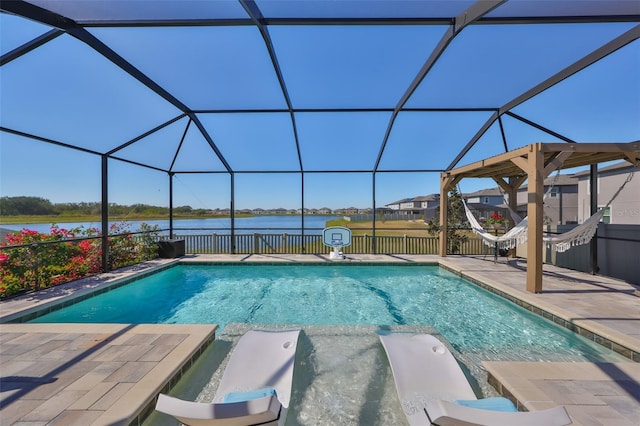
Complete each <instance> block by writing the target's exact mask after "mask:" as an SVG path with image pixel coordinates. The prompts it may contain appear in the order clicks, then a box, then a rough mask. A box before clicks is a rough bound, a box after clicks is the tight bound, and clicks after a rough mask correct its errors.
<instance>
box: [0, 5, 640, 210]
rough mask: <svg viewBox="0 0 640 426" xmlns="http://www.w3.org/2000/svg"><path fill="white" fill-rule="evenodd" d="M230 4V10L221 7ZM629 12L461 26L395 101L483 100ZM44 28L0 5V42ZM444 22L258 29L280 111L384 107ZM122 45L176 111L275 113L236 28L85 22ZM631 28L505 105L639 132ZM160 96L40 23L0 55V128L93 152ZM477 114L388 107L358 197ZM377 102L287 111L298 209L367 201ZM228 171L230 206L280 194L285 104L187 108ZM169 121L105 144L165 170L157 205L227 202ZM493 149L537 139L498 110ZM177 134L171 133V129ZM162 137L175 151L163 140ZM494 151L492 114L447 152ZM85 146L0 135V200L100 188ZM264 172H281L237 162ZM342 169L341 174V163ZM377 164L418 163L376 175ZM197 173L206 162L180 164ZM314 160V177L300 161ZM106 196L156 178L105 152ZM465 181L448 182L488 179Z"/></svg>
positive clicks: (144, 187)
mask: <svg viewBox="0 0 640 426" xmlns="http://www.w3.org/2000/svg"><path fill="white" fill-rule="evenodd" d="M234 13H236V12H234ZM633 27H634V24H630V23H616V24H598V25H595V24H589V25H576V24H555V25H535V26H533V25H531V26H525V25H500V26H492V25H483V26H477V27H469V28H467V29H465V30H464V31H463V32H462V33H461V34H460V36H458V37H457V38H456V39H454V41H453V42H452V44H451V45H450V46H449V49H448V50H447V51H446V52H445V53H444V54H443V55H442V57H441V58H440V59H439V61H438V62H437V64H436V66H435V67H434V68H433V70H432V72H431V73H430V74H429V75H428V76H427V78H426V79H425V80H424V81H423V82H422V84H421V85H420V86H419V87H418V89H417V90H416V92H415V93H414V95H413V96H412V97H411V98H410V99H409V101H408V102H407V104H406V106H407V107H408V108H494V107H499V106H501V105H503V104H505V103H507V102H509V101H510V100H511V99H513V98H515V97H516V96H518V95H519V94H520V93H522V92H525V91H526V90H528V89H529V88H531V87H533V86H535V85H536V84H537V83H539V82H540V81H542V80H544V79H546V78H548V77H549V76H551V75H553V74H554V73H556V72H558V71H560V70H561V69H563V68H564V67H566V66H568V65H570V64H571V63H573V62H575V61H576V60H578V59H580V58H582V57H583V56H585V55H586V54H587V53H589V52H590V51H592V50H594V49H596V48H598V47H600V46H602V45H604V44H605V43H607V42H608V41H610V40H612V39H614V38H615V37H617V36H619V35H620V34H622V33H624V32H625V31H628V30H629V29H631V28H633ZM49 29H50V28H47V27H46V26H43V25H41V24H38V23H34V22H29V21H26V20H24V19H22V18H19V17H14V16H9V15H5V14H2V15H1V16H0V30H1V34H0V35H1V37H0V39H1V49H2V54H5V53H7V52H8V51H10V50H12V49H14V48H16V47H18V46H20V45H21V44H23V43H25V42H27V41H29V40H30V39H32V38H34V37H36V36H38V35H40V34H42V33H44V32H46V31H48V30H49ZM445 29H446V28H445V27H444V26H418V25H416V26H411V25H410V26H400V27H385V26H328V25H327V26H324V25H323V26H315V27H303V26H285V25H282V26H273V27H269V32H270V36H271V39H272V41H273V44H274V49H275V55H276V57H277V59H278V62H279V64H280V67H281V70H282V74H283V77H284V80H285V84H286V85H287V89H288V92H289V94H290V98H291V102H292V104H293V107H294V108H299V109H314V108H316V109H323V108H362V109H364V108H384V109H389V108H394V107H395V106H396V104H397V102H398V101H399V99H400V98H401V96H402V94H403V93H404V91H405V90H406V88H407V87H408V85H409V84H410V83H411V81H412V80H413V78H414V77H415V75H416V74H417V73H418V71H419V69H420V68H421V66H422V65H423V64H424V62H425V60H426V59H427V58H428V56H429V53H430V52H431V50H432V49H433V48H434V46H435V45H436V44H437V42H438V41H439V40H440V38H441V37H442V34H443V33H444V31H445ZM90 31H91V33H92V34H93V35H95V36H96V37H98V38H99V39H100V40H102V41H103V42H104V43H106V44H107V45H108V46H109V47H111V48H112V49H113V50H114V51H116V52H117V53H118V54H119V55H121V56H122V57H123V58H125V59H126V60H128V61H129V62H131V63H132V64H133V65H134V66H136V67H137V68H138V69H140V70H141V71H142V72H143V73H145V74H146V75H147V76H148V77H150V78H151V79H152V80H154V81H156V82H157V83H159V84H161V85H163V86H164V87H165V88H166V89H167V91H169V92H170V93H171V94H172V95H173V96H175V97H176V98H177V99H179V100H180V101H181V102H183V103H184V104H186V105H188V106H189V108H191V109H193V110H212V109H224V110H234V109H247V108H249V109H261V110H266V109H271V110H274V109H275V110H282V109H286V103H285V100H284V96H283V94H282V91H281V90H280V86H279V85H278V82H277V78H276V74H275V73H274V71H273V68H272V66H271V62H270V59H269V56H268V53H267V51H266V50H265V48H264V41H263V40H262V38H261V37H260V34H259V32H258V31H257V29H256V28H254V27H252V26H243V27H215V28H210V27H193V28H181V27H174V28H163V29H159V28H127V29H114V28H93V29H91V30H90ZM639 75H640V42H638V41H637V40H636V41H635V42H633V43H631V44H629V45H627V46H626V47H624V48H623V49H620V50H619V51H616V52H614V53H613V54H611V55H609V56H607V57H606V58H604V59H602V60H601V61H599V62H597V63H595V64H593V65H592V66H590V67H588V68H586V69H585V70H582V71H581V72H579V73H578V74H576V75H574V76H572V77H570V78H569V79H566V80H564V81H562V82H560V83H559V84H557V85H556V86H554V87H552V88H550V89H549V90H547V91H545V92H543V93H541V94H539V95H538V96H536V97H534V98H532V99H530V100H528V101H527V102H525V103H523V104H521V105H519V106H518V107H516V108H515V109H514V110H513V112H515V113H516V114H518V115H520V116H522V117H525V118H527V119H529V120H531V121H534V122H536V123H539V124H540V125H542V126H544V127H546V128H548V129H550V130H553V131H556V132H558V133H560V134H562V135H564V136H566V137H569V138H571V139H573V140H576V141H578V142H629V141H633V140H638V139H640V118H639V117H640V79H639V78H638V76H639ZM180 114H181V111H179V110H178V109H176V108H175V107H174V106H172V105H171V104H169V103H168V102H166V101H165V100H163V99H162V98H161V97H159V96H158V95H157V94H155V93H153V92H152V91H151V90H149V89H148V88H146V87H144V86H142V85H141V84H139V83H138V82H137V81H136V80H135V79H133V78H132V77H130V76H129V75H128V74H126V73H125V72H123V71H122V70H120V69H119V68H117V67H115V66H114V65H112V64H111V63H109V62H108V61H107V60H105V59H104V58H103V57H101V56H100V55H99V54H97V53H96V52H94V51H93V50H92V49H91V48H89V47H88V46H86V45H84V44H83V43H81V42H79V41H78V40H76V39H73V38H71V37H69V36H67V35H63V36H60V37H57V38H56V39H54V40H52V41H50V42H48V43H47V44H45V45H44V46H41V47H40V48H38V49H36V50H35V51H33V52H30V53H29V54H26V55H24V56H21V57H20V58H18V59H16V60H14V61H11V62H9V63H8V64H6V65H4V66H2V68H1V69H0V121H1V124H2V126H4V127H7V128H10V129H14V130H17V131H21V132H26V133H29V134H33V135H36V136H40V137H44V138H48V139H52V140H55V141H59V142H62V143H67V144H73V145H77V146H80V147H83V148H86V149H89V150H94V151H97V152H106V151H109V150H111V149H114V148H116V147H118V146H120V145H122V144H125V143H126V142H128V141H130V140H132V139H133V138H135V137H137V136H138V135H140V134H143V133H145V132H147V131H149V130H150V129H153V128H155V127H156V126H160V125H162V124H163V123H166V122H167V121H169V120H172V119H174V118H176V117H179V116H180ZM489 115H490V113H489V112H486V111H479V112H456V113H453V112H446V113H444V112H429V113H426V112H415V111H403V112H400V114H399V115H398V117H397V119H396V121H395V123H394V126H393V129H392V132H391V134H390V136H389V139H388V142H387V145H386V148H385V150H384V153H383V156H382V157H381V161H380V166H379V170H381V171H380V172H378V173H376V175H375V187H376V192H375V199H376V205H377V206H381V205H384V204H387V203H390V202H392V201H395V200H398V199H401V198H405V197H413V196H417V195H426V194H430V193H437V192H438V191H439V173H437V172H435V171H436V170H440V169H443V168H445V167H447V166H448V165H449V164H450V163H451V161H452V160H453V159H454V158H455V156H456V155H457V154H458V152H459V151H460V150H461V149H462V148H463V147H464V146H465V145H466V144H467V142H468V141H469V140H470V139H471V137H472V136H473V135H474V134H475V132H476V130H477V129H478V128H479V127H480V126H481V125H482V124H483V123H484V122H485V121H486V120H487V119H488V117H489ZM390 117H391V113H390V112H388V111H381V112H348V113H346V112H299V113H296V114H295V120H296V131H297V135H298V139H299V143H300V153H301V157H302V164H303V167H304V170H305V171H307V173H305V175H304V184H305V188H304V205H305V207H308V208H312V207H315V208H320V207H329V208H340V207H350V206H355V207H361V208H364V207H370V206H371V205H372V199H373V197H374V194H373V190H372V180H373V177H372V173H371V170H372V169H373V167H374V165H375V162H376V159H377V157H378V153H379V151H380V147H381V144H382V141H383V138H384V134H385V131H386V129H387V126H388V124H389V120H390ZM198 118H199V119H200V120H201V122H202V124H203V125H204V126H205V128H206V129H207V131H208V132H209V134H210V135H211V138H212V139H213V141H214V143H215V144H216V146H217V147H218V148H219V150H220V152H221V153H222V155H223V156H224V158H225V159H226V161H227V162H228V164H230V166H231V167H232V168H233V169H234V170H235V171H237V173H235V178H234V188H235V207H236V208H238V209H243V208H254V207H263V208H275V207H284V208H298V207H300V205H301V202H302V182H301V177H300V174H299V173H292V172H296V171H298V170H299V167H300V166H299V160H298V154H297V151H296V148H295V139H294V130H293V127H292V125H291V120H290V116H289V114H288V113H287V112H254V113H250V114H246V113H243V114H239V113H217V114H211V113H205V112H202V113H198ZM187 123H188V120H187V119H186V118H182V119H178V120H176V121H175V122H173V123H172V124H170V125H168V126H166V127H164V128H163V129H162V130H160V131H158V132H156V133H153V134H151V135H150V136H148V137H147V138H145V139H142V140H140V141H139V142H137V143H135V144H133V145H130V146H128V147H126V148H124V149H122V150H120V151H118V152H117V153H116V154H115V155H116V156H119V157H121V158H126V159H129V160H131V161H135V162H144V163H145V164H149V165H150V166H153V167H158V168H162V169H168V168H169V167H170V165H171V163H172V162H174V164H173V167H174V169H173V170H175V171H179V172H185V173H177V174H176V175H175V177H174V181H173V183H174V205H175V206H179V205H191V206H192V207H194V208H227V207H229V202H230V197H231V190H230V184H231V182H230V181H231V179H230V176H229V175H228V174H227V173H220V172H222V171H224V170H225V168H224V165H223V164H222V162H221V161H220V159H219V158H218V157H217V156H216V155H215V153H214V152H213V151H212V150H211V149H210V147H209V145H208V144H207V142H206V140H205V139H204V138H203V137H202V135H201V134H200V133H199V132H198V131H197V129H196V127H195V126H194V125H193V124H192V125H190V126H188V127H187ZM503 124H504V131H505V135H506V137H507V143H508V147H509V149H514V148H518V147H521V146H524V145H527V144H529V143H533V142H556V141H557V139H556V138H554V137H553V136H551V135H549V134H547V133H545V132H542V131H540V130H538V129H535V128H533V127H531V126H528V125H526V124H523V123H522V122H520V121H518V120H516V119H513V118H511V117H504V118H503ZM183 135H185V137H184V142H183V143H182V145H180V140H181V138H182V137H183ZM178 147H180V150H179V154H178V155H177V157H176V158H175V161H174V156H175V153H176V152H177V151H178ZM503 151H504V146H503V142H502V138H501V134H500V129H499V128H498V127H497V125H494V126H492V127H491V128H490V129H489V130H488V131H487V132H486V133H485V135H484V136H483V137H482V138H481V139H480V140H479V141H478V143H477V144H476V146H475V147H474V148H472V149H471V150H470V152H469V153H468V154H467V156H465V158H463V160H462V161H461V163H460V164H459V165H463V164H466V163H469V162H472V161H477V160H479V159H482V158H485V157H488V156H492V155H496V154H499V153H501V152H503ZM100 165H101V160H100V157H99V156H96V155H92V154H88V153H85V152H81V151H75V150H69V149H64V148H61V147H58V146H55V145H51V144H46V143H42V142H38V141H33V140H31V139H28V138H23V137H20V136H15V135H13V134H10V133H5V132H1V133H0V196H19V195H29V196H39V197H43V198H47V199H49V200H51V201H52V202H54V203H60V202H80V201H99V200H100V177H101V171H100ZM261 170H266V171H269V172H282V173H266V174H265V173H261V174H259V173H253V172H255V171H261ZM345 170H346V171H348V172H344V171H345ZM384 170H434V171H433V172H403V173H388V172H383V171H384ZM200 171H208V172H215V173H209V174H202V173H187V172H200ZM318 171H332V173H317V172H318ZM109 173H110V180H109V201H110V202H114V203H119V204H134V203H144V204H154V205H168V203H169V201H168V199H169V198H168V197H169V195H168V194H169V189H168V181H169V178H168V175H167V174H166V173H164V172H160V171H157V170H152V169H147V168H141V167H137V166H134V165H132V164H128V163H124V162H121V161H116V160H110V161H109ZM493 186H495V184H494V183H493V182H492V181H491V180H465V181H463V182H462V183H461V189H462V190H463V191H465V192H470V191H474V190H476V189H481V188H487V187H493Z"/></svg>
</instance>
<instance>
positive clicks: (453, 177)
mask: <svg viewBox="0 0 640 426" xmlns="http://www.w3.org/2000/svg"><path fill="white" fill-rule="evenodd" d="M613 160H627V161H629V162H630V163H631V164H634V165H636V164H640V142H631V143H625V144H618V143H572V144H557V143H537V144H531V145H529V146H526V147H523V148H520V149H516V150H513V151H509V152H506V153H504V154H501V155H498V156H495V157H491V158H487V159H485V160H482V161H478V162H476V163H472V164H469V165H467V166H462V167H458V168H455V169H453V170H449V171H446V172H443V173H442V175H441V183H440V185H441V186H440V223H447V208H446V206H447V194H448V192H449V190H450V189H451V187H453V186H455V185H457V184H458V182H460V180H462V179H463V178H473V177H475V178H479V177H490V178H492V179H494V180H495V181H496V183H497V184H498V185H499V186H500V187H501V188H502V190H504V192H505V193H506V194H508V196H509V204H510V208H511V209H513V210H514V211H515V210H517V196H516V193H517V191H518V188H519V187H520V186H521V185H522V184H523V183H524V182H525V181H527V182H528V185H527V218H528V221H527V226H528V230H527V234H528V238H527V287H526V288H527V291H529V292H532V293H541V292H542V260H543V259H542V249H543V241H542V234H543V217H544V212H543V206H544V204H543V195H544V180H545V178H546V177H547V176H549V175H550V174H551V173H552V172H554V171H556V170H560V169H563V168H573V167H579V166H584V165H590V164H597V163H599V162H607V161H613ZM596 181H597V179H591V183H592V185H595V182H596ZM597 192H598V191H597V189H596V188H595V186H594V187H592V190H591V194H597ZM594 204H595V206H594ZM595 207H597V203H593V202H592V213H594V208H595ZM446 242H447V228H446V226H443V227H441V231H440V247H439V254H440V256H446V254H447V253H446V251H447V246H446Z"/></svg>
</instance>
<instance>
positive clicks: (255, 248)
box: [253, 232, 260, 254]
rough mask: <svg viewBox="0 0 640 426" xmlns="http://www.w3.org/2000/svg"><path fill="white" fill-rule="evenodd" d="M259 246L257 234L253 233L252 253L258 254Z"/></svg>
mask: <svg viewBox="0 0 640 426" xmlns="http://www.w3.org/2000/svg"><path fill="white" fill-rule="evenodd" d="M259 245H260V241H259V237H258V233H257V232H254V233H253V252H254V253H256V254H257V253H259V252H258V246H259Z"/></svg>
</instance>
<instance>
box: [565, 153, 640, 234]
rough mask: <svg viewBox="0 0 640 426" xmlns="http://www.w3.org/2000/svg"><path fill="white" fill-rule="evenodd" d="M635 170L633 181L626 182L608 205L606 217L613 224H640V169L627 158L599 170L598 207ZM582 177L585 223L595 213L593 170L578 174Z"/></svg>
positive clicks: (580, 192)
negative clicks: (592, 188) (627, 160)
mask: <svg viewBox="0 0 640 426" xmlns="http://www.w3.org/2000/svg"><path fill="white" fill-rule="evenodd" d="M630 173H633V175H631V176H633V177H632V179H631V181H630V182H629V183H627V184H626V185H625V187H624V188H623V189H622V191H621V192H620V193H619V194H618V196H617V197H616V198H615V200H613V202H612V203H611V206H609V207H608V208H607V211H606V212H605V214H604V217H603V219H602V221H603V222H605V223H611V224H629V225H639V224H640V169H639V168H638V167H634V166H633V165H631V164H630V163H628V162H626V161H623V162H620V163H616V164H614V165H611V166H608V167H603V168H601V169H600V168H599V169H598V183H597V188H598V208H599V209H600V208H604V206H605V205H606V204H607V203H608V202H609V201H610V200H611V198H612V197H613V195H614V194H615V193H616V192H617V191H618V189H620V187H621V186H622V184H623V183H624V181H625V180H626V179H627V178H628V177H629V176H630ZM574 176H575V178H576V179H577V180H578V206H577V207H578V208H577V210H578V212H577V216H578V221H579V222H580V223H582V222H583V221H584V220H585V219H587V218H588V217H589V216H591V185H590V181H591V174H590V172H589V171H585V172H580V173H576V174H575V175H574Z"/></svg>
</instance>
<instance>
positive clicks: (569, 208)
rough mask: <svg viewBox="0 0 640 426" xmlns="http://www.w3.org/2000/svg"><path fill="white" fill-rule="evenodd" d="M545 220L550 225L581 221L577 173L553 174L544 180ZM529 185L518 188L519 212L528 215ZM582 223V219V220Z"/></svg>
mask: <svg viewBox="0 0 640 426" xmlns="http://www.w3.org/2000/svg"><path fill="white" fill-rule="evenodd" d="M544 192H545V194H547V196H546V198H545V200H544V216H545V222H546V223H547V224H549V225H566V224H572V223H579V217H578V178H577V177H576V176H575V175H562V174H561V175H558V176H556V175H555V174H552V175H551V176H549V177H548V178H546V179H545V180H544ZM526 206H527V186H526V185H523V186H521V187H520V189H518V214H519V215H520V216H522V217H525V216H526V215H527V211H526V209H527V207H526ZM580 223H581V221H580Z"/></svg>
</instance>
